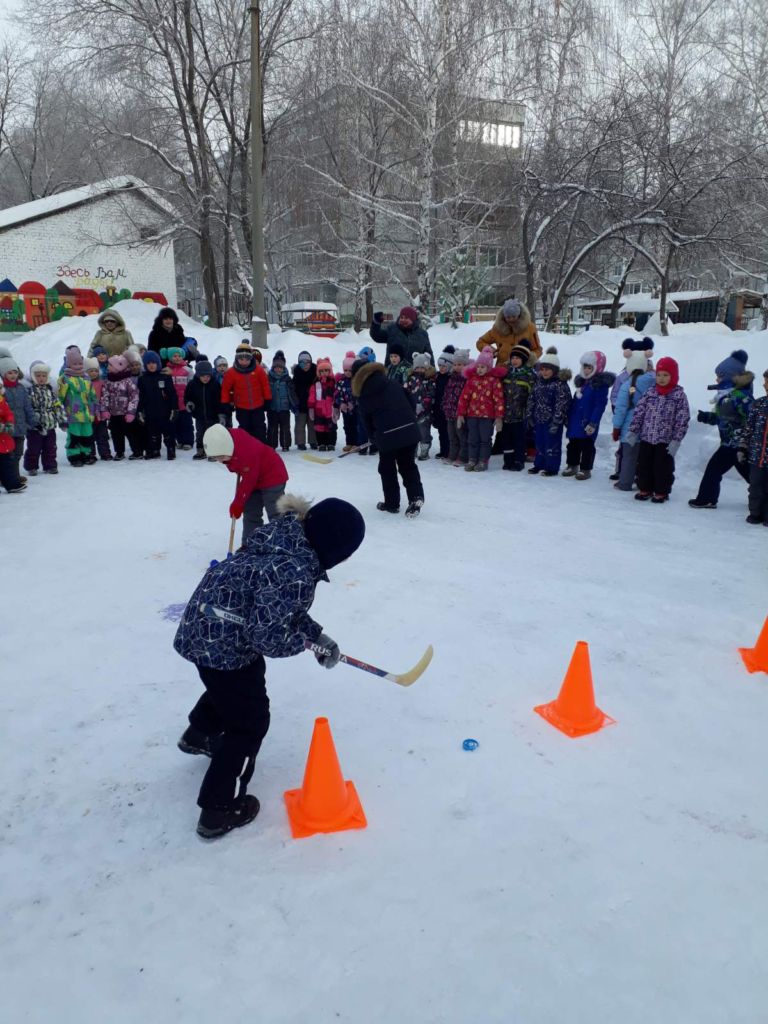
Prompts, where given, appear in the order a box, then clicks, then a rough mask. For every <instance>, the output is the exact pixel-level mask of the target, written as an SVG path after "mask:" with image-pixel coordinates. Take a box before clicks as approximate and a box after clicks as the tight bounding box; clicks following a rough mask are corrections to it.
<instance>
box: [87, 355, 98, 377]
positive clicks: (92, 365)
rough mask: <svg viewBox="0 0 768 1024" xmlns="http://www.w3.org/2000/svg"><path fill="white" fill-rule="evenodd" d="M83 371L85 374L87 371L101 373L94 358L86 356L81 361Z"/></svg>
mask: <svg viewBox="0 0 768 1024" xmlns="http://www.w3.org/2000/svg"><path fill="white" fill-rule="evenodd" d="M83 370H84V372H85V373H88V371H89V370H98V371H99V373H101V363H100V362H99V360H98V359H97V358H96V357H95V356H86V357H85V359H84V360H83Z"/></svg>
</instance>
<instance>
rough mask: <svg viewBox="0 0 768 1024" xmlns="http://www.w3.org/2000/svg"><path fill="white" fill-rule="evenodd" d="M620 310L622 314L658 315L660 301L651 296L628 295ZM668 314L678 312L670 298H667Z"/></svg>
mask: <svg viewBox="0 0 768 1024" xmlns="http://www.w3.org/2000/svg"><path fill="white" fill-rule="evenodd" d="M619 309H620V310H621V312H622V313H658V311H659V299H654V298H652V297H651V296H650V295H628V296H627V298H626V299H624V300H622V303H621V305H620V306H619ZM667 312H668V313H677V312H678V308H677V306H676V305H675V304H674V302H673V301H672V299H671V298H670V297H669V296H667Z"/></svg>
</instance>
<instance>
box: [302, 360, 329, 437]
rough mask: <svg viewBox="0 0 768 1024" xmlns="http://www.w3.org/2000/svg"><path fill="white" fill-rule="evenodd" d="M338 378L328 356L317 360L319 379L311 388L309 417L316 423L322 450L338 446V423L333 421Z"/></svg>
mask: <svg viewBox="0 0 768 1024" xmlns="http://www.w3.org/2000/svg"><path fill="white" fill-rule="evenodd" d="M335 393H336V380H335V378H334V376H333V366H332V365H331V360H330V359H329V358H328V356H325V357H324V358H323V359H318V360H317V380H316V381H315V383H314V384H313V385H312V387H311V388H310V389H309V401H308V402H307V406H308V408H309V418H310V419H311V420H312V422H313V423H314V425H315V433H316V434H317V446H318V449H319V450H320V451H321V452H332V451H333V450H334V448H335V447H336V424H335V423H334V421H333V397H334V395H335Z"/></svg>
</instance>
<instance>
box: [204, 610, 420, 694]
mask: <svg viewBox="0 0 768 1024" xmlns="http://www.w3.org/2000/svg"><path fill="white" fill-rule="evenodd" d="M200 611H201V612H202V614H203V615H207V616H208V618H209V619H220V620H222V621H223V622H232V623H234V624H235V625H236V626H244V625H245V623H246V620H245V619H244V618H243V617H242V616H241V615H235V614H234V613H233V612H228V611H226V610H225V609H224V608H215V607H214V606H213V605H212V604H201V605H200ZM304 647H305V649H306V650H308V651H312V653H313V654H330V653H331V652H330V651H329V650H328V648H327V647H321V646H320V645H319V644H313V643H312V641H311V640H306V641H305V642H304ZM434 653H435V651H434V648H433V647H432V645H431V644H430V645H429V647H428V648H427V649H426V651H425V652H424V654H423V655H422V656H421V658H420V659H419V661H418V662H417V663H416V664H415V665H414V666H413V668H412V669H410V671H408V672H403V673H402V674H400V675H397V674H396V673H395V672H387V671H386V669H383V668H377V667H376V666H375V665H369V664H368V662H367V661H360V660H359V658H353V657H352V656H351V655H349V654H342V655H341V656H340V658H339V661H340V662H343V664H345V665H351V666H352V668H359V669H361V670H362V671H363V672H370V673H371V674H372V675H374V676H379V678H380V679H388V680H389V681H390V682H391V683H397V684H398V686H412V685H413V683H415V682H416V680H417V679H418V678H419V676H421V675H423V674H424V672H425V671H426V670H427V668H428V666H429V663H430V661H432V656H433V655H434Z"/></svg>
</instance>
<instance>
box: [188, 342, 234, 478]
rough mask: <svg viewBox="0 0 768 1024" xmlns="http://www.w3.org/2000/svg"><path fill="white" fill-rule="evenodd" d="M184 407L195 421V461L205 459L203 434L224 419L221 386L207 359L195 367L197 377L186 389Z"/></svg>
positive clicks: (201, 360)
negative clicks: (220, 417)
mask: <svg viewBox="0 0 768 1024" xmlns="http://www.w3.org/2000/svg"><path fill="white" fill-rule="evenodd" d="M184 405H185V407H186V410H187V412H188V413H190V414H191V416H192V419H193V420H194V421H195V447H196V448H197V451H196V453H195V454H194V455H193V456H192V458H193V459H204V458H205V450H204V448H203V434H205V432H206V430H207V429H208V427H212V426H213V425H214V423H218V422H219V416H222V417H223V414H224V411H223V409H222V408H221V384H219V381H218V378H217V377H216V374H215V373H214V372H213V367H212V366H211V364H210V363H209V362H208V360H207V359H199V360H198V361H197V364H196V366H195V376H194V377H193V378H192V380H191V381H190V382H189V384H187V386H186V388H185V389H184Z"/></svg>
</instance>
